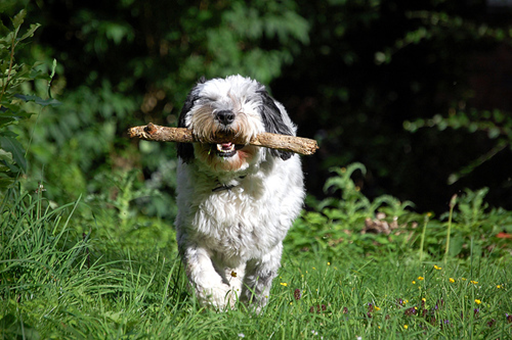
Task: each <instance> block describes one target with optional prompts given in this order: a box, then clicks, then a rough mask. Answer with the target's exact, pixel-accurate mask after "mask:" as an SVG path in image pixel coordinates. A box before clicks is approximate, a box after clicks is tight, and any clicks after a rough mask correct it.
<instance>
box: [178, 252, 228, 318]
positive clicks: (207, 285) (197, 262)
mask: <svg viewBox="0 0 512 340" xmlns="http://www.w3.org/2000/svg"><path fill="white" fill-rule="evenodd" d="M183 260H184V264H185V269H186V273H187V277H188V279H189V281H190V283H191V284H192V285H193V286H194V289H195V292H196V296H197V298H198V300H199V302H200V303H201V304H203V305H211V306H213V307H215V308H217V309H219V310H224V309H226V307H230V308H234V306H235V302H236V293H235V292H233V291H232V290H231V287H230V285H229V284H227V283H226V282H224V280H223V278H222V277H221V276H220V275H219V273H217V271H216V270H215V267H214V265H213V262H212V259H211V257H210V254H209V253H208V251H207V250H206V249H204V248H201V247H198V246H197V245H193V246H188V247H185V249H184V251H183Z"/></svg>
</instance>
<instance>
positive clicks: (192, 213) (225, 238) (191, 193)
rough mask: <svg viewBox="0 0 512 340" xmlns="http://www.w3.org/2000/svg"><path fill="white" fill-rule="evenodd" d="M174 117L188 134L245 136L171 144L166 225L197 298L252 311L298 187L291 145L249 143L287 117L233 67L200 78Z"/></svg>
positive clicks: (272, 273) (276, 263)
mask: <svg viewBox="0 0 512 340" xmlns="http://www.w3.org/2000/svg"><path fill="white" fill-rule="evenodd" d="M178 125H179V127H184V128H187V129H190V130H191V131H192V133H193V135H194V137H195V139H196V140H208V138H210V137H212V136H216V135H218V134H226V133H230V134H233V135H235V136H237V137H239V138H240V137H241V138H242V140H243V141H245V143H244V144H236V145H235V144H233V143H230V142H226V143H220V144H208V143H179V144H178V149H177V150H178V151H177V153H178V158H179V161H178V167H177V179H178V181H177V182H178V184H177V205H178V215H177V217H176V222H175V225H176V230H177V243H178V249H179V253H180V256H181V258H182V261H183V263H184V267H185V271H186V274H187V277H188V279H189V282H190V284H191V286H192V287H193V290H194V291H195V295H196V297H197V298H198V300H199V302H200V303H201V304H202V305H205V306H211V307H213V308H215V309H217V310H219V311H222V310H226V309H228V308H229V309H234V308H236V302H237V301H242V302H243V303H245V304H246V305H247V306H249V308H251V309H256V311H258V312H259V311H261V309H262V308H263V307H264V306H265V305H266V303H267V301H268V297H269V292H270V288H271V286H272V280H273V279H274V278H275V277H276V276H277V271H278V269H279V267H280V262H281V255H282V250H283V245H282V243H283V239H284V238H285V236H286V233H287V231H288V229H289V228H290V227H291V225H292V223H293V221H294V220H295V218H296V217H297V216H298V215H299V213H300V211H301V209H302V206H303V201H304V195H305V191H304V180H303V172H302V168H301V162H300V158H299V156H298V155H296V154H293V153H290V152H287V151H281V150H273V149H267V148H264V147H258V146H252V145H249V144H248V143H249V141H250V140H251V138H252V137H254V136H255V135H257V134H259V133H261V132H271V133H278V134H283V135H295V133H296V126H295V125H294V124H293V123H292V121H291V119H290V117H289V116H288V114H287V113H286V111H285V109H284V107H283V105H281V104H280V103H279V102H277V101H275V100H274V99H273V98H272V97H271V96H270V95H269V93H268V92H267V90H266V88H265V86H263V85H262V84H260V83H259V82H257V81H255V80H253V79H250V78H247V77H243V76H240V75H234V76H228V77H226V78H215V79H211V80H205V79H204V78H203V79H201V80H200V81H199V82H198V83H197V84H196V86H195V87H194V88H193V89H192V90H191V91H190V93H189V94H188V97H187V99H186V101H185V104H184V106H183V109H182V111H181V114H180V117H179V123H178ZM210 140H211V138H210Z"/></svg>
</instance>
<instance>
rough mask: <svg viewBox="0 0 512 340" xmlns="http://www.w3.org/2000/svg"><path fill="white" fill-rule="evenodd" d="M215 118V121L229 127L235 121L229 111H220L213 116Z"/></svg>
mask: <svg viewBox="0 0 512 340" xmlns="http://www.w3.org/2000/svg"><path fill="white" fill-rule="evenodd" d="M215 118H217V120H218V121H219V122H220V123H222V124H224V125H229V124H231V123H233V121H234V120H235V114H234V113H233V112H232V111H230V110H222V111H218V112H217V113H216V114H215Z"/></svg>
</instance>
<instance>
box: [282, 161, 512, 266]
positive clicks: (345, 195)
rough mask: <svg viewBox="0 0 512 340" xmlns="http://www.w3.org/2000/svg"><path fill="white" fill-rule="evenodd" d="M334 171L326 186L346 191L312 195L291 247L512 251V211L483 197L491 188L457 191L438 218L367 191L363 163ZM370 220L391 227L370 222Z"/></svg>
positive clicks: (330, 251) (465, 253)
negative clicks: (358, 177)
mask: <svg viewBox="0 0 512 340" xmlns="http://www.w3.org/2000/svg"><path fill="white" fill-rule="evenodd" d="M334 171H335V172H336V173H337V175H336V176H334V177H331V178H329V180H328V181H327V182H326V183H325V186H324V189H325V190H326V191H327V190H328V189H330V188H335V189H336V191H335V192H341V199H339V198H335V197H328V198H325V199H324V200H322V201H321V202H317V201H315V200H314V199H311V198H310V199H309V204H308V206H309V211H305V212H303V214H302V215H301V217H300V218H299V219H298V220H297V221H296V223H295V225H294V226H293V228H292V229H291V230H290V232H289V233H288V236H287V243H286V248H287V250H288V251H290V252H292V253H299V254H300V253H302V255H301V256H308V255H309V256H313V257H317V256H318V254H323V256H326V257H327V258H328V259H333V260H334V259H336V258H342V257H344V256H347V254H353V253H358V254H360V255H362V256H370V257H372V256H379V255H381V254H383V253H384V254H385V253H387V252H397V253H399V254H401V253H409V252H411V251H413V252H416V251H417V252H418V254H419V258H420V259H423V258H425V257H424V255H425V254H426V255H427V256H426V258H428V259H432V260H439V259H441V258H442V257H443V253H444V250H445V249H447V250H448V253H447V255H449V257H450V258H453V257H460V258H468V257H471V256H473V257H475V256H476V257H480V256H486V257H490V258H494V259H498V258H500V257H502V256H505V255H508V254H510V251H511V243H510V239H509V238H507V237H508V236H507V235H512V213H511V212H510V211H507V210H504V209H502V208H498V209H496V208H492V209H490V208H489V205H488V203H486V202H485V200H484V199H485V196H486V194H487V192H488V189H487V188H483V189H480V190H478V191H471V190H469V189H467V190H466V191H465V193H464V194H463V195H460V196H459V197H456V196H455V197H456V199H455V198H454V199H453V205H452V208H454V209H453V214H452V215H450V214H449V213H448V212H447V213H444V214H442V215H441V216H440V217H439V219H434V218H432V216H433V214H432V213H428V214H423V215H420V214H417V213H414V212H412V211H411V210H410V208H411V207H413V204H412V203H411V202H407V201H406V202H400V201H399V200H398V199H396V198H394V197H391V196H389V195H383V196H379V197H377V198H375V199H374V200H370V199H369V198H367V197H366V196H364V195H363V194H362V193H361V191H360V189H359V187H357V186H356V184H355V182H354V180H353V178H352V177H354V173H355V172H357V171H361V172H362V173H363V174H364V172H365V171H366V169H365V167H364V166H363V165H362V164H360V163H355V164H351V165H349V166H347V167H346V168H341V169H339V168H337V169H334ZM451 204H452V203H451ZM379 216H380V217H379ZM371 225H377V226H379V225H385V226H386V227H387V228H382V229H378V228H377V229H375V228H374V229H371V228H368V226H371ZM420 225H421V226H422V228H419V227H418V226H420ZM448 235H449V236H448ZM500 235H504V237H503V238H500ZM471 252H473V253H471Z"/></svg>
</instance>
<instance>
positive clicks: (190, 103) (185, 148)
mask: <svg viewBox="0 0 512 340" xmlns="http://www.w3.org/2000/svg"><path fill="white" fill-rule="evenodd" d="M205 82H206V78H205V77H201V78H200V79H199V81H198V83H197V84H196V86H195V87H194V88H193V89H192V90H191V91H190V93H189V94H188V96H187V99H186V100H185V104H183V108H182V109H181V113H180V118H179V119H178V127H182V128H188V126H187V122H186V117H187V113H188V112H189V111H190V110H191V109H192V107H194V103H195V101H196V100H197V99H199V88H198V85H199V84H204V83H205ZM177 144H178V157H180V158H181V159H182V160H183V161H184V162H185V163H189V162H190V161H192V160H193V159H194V147H193V146H192V144H191V143H177Z"/></svg>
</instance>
